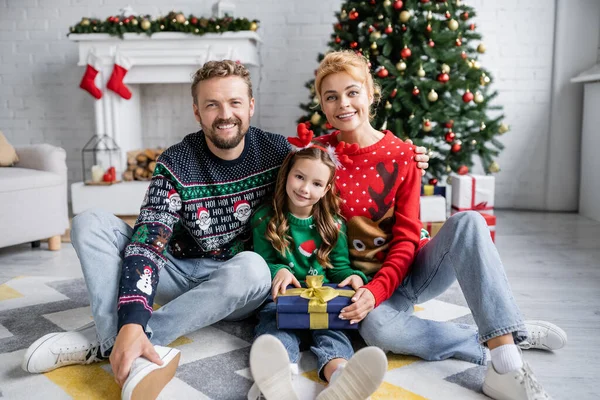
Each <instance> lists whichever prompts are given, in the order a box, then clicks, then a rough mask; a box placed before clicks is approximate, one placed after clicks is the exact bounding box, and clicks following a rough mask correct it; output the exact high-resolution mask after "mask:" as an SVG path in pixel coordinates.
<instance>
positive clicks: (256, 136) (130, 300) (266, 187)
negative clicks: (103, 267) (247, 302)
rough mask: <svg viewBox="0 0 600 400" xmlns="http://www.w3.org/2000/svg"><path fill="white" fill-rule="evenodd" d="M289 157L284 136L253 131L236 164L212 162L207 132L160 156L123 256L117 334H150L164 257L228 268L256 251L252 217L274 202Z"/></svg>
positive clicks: (198, 133)
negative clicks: (130, 330)
mask: <svg viewBox="0 0 600 400" xmlns="http://www.w3.org/2000/svg"><path fill="white" fill-rule="evenodd" d="M289 150H290V146H289V144H288V142H287V141H286V139H285V138H284V137H283V136H280V135H276V134H272V133H268V132H264V131H262V130H260V129H257V128H254V127H250V128H249V130H248V133H247V134H246V136H245V142H244V150H243V152H242V154H241V155H240V157H238V158H237V159H236V160H231V161H226V160H222V159H220V158H218V157H216V156H215V155H214V154H212V153H211V152H210V150H209V149H208V146H207V144H206V138H205V136H204V132H202V131H199V132H196V133H192V134H189V135H187V136H186V137H185V138H184V139H183V141H181V142H180V143H178V144H176V145H174V146H172V147H170V148H168V149H167V150H165V151H164V152H163V153H162V154H161V156H160V157H159V159H158V161H157V163H156V169H155V170H154V175H153V177H152V180H151V182H150V186H149V188H148V191H147V193H146V197H145V198H144V201H143V204H142V207H141V210H140V215H139V217H138V219H137V222H136V225H135V227H134V231H133V236H132V238H131V242H130V244H129V245H128V246H127V247H126V248H125V258H124V260H123V268H122V275H121V283H120V286H119V301H118V319H119V328H120V327H121V326H123V325H124V324H128V323H136V324H140V325H142V326H143V327H145V326H146V324H147V322H148V320H149V319H150V316H151V314H152V305H153V299H154V294H155V291H156V287H157V285H158V272H159V270H160V269H161V268H162V267H163V266H164V265H165V263H166V257H165V252H166V251H169V253H171V254H172V255H173V256H175V257H177V258H200V257H210V258H213V259H217V260H227V259H230V258H231V257H233V256H234V255H236V254H237V253H239V252H241V251H244V250H249V249H250V248H251V242H250V237H251V236H250V235H251V229H250V221H249V218H250V215H251V214H252V210H254V209H256V208H257V207H258V206H260V205H261V204H262V203H263V202H264V200H265V199H266V198H268V197H270V196H271V195H272V193H273V190H274V185H275V179H276V177H277V172H278V170H279V167H280V166H281V163H282V162H283V159H284V158H285V156H286V155H287V154H288V153H289ZM167 248H168V249H167Z"/></svg>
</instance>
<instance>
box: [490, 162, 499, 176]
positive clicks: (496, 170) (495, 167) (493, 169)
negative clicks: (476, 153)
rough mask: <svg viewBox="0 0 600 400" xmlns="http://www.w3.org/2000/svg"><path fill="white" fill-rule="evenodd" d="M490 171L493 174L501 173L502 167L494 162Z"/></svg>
mask: <svg viewBox="0 0 600 400" xmlns="http://www.w3.org/2000/svg"><path fill="white" fill-rule="evenodd" d="M488 171H490V172H491V173H493V174H495V173H497V172H500V165H498V163H497V162H496V161H492V163H491V164H490V166H489V167H488Z"/></svg>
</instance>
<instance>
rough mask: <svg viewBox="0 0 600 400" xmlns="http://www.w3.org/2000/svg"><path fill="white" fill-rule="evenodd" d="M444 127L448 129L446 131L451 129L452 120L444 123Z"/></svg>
mask: <svg viewBox="0 0 600 400" xmlns="http://www.w3.org/2000/svg"><path fill="white" fill-rule="evenodd" d="M444 126H445V127H446V128H448V129H452V127H453V126H454V120H453V119H451V120H450V121H448V122H446V123H445V124H444Z"/></svg>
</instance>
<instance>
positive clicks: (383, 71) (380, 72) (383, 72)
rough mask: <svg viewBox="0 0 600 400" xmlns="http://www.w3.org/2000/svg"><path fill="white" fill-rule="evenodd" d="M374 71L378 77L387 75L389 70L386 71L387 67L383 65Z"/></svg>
mask: <svg viewBox="0 0 600 400" xmlns="http://www.w3.org/2000/svg"><path fill="white" fill-rule="evenodd" d="M376 73H377V76H378V77H380V78H385V77H386V76H388V75H389V72H388V70H387V69H385V67H379V68H378V69H377V72H376Z"/></svg>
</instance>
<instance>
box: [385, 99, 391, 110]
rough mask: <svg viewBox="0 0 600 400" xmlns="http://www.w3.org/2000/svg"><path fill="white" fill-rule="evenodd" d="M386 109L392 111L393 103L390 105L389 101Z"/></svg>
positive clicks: (386, 103)
mask: <svg viewBox="0 0 600 400" xmlns="http://www.w3.org/2000/svg"><path fill="white" fill-rule="evenodd" d="M385 109H386V110H391V109H392V103H390V102H389V101H386V102H385Z"/></svg>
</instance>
